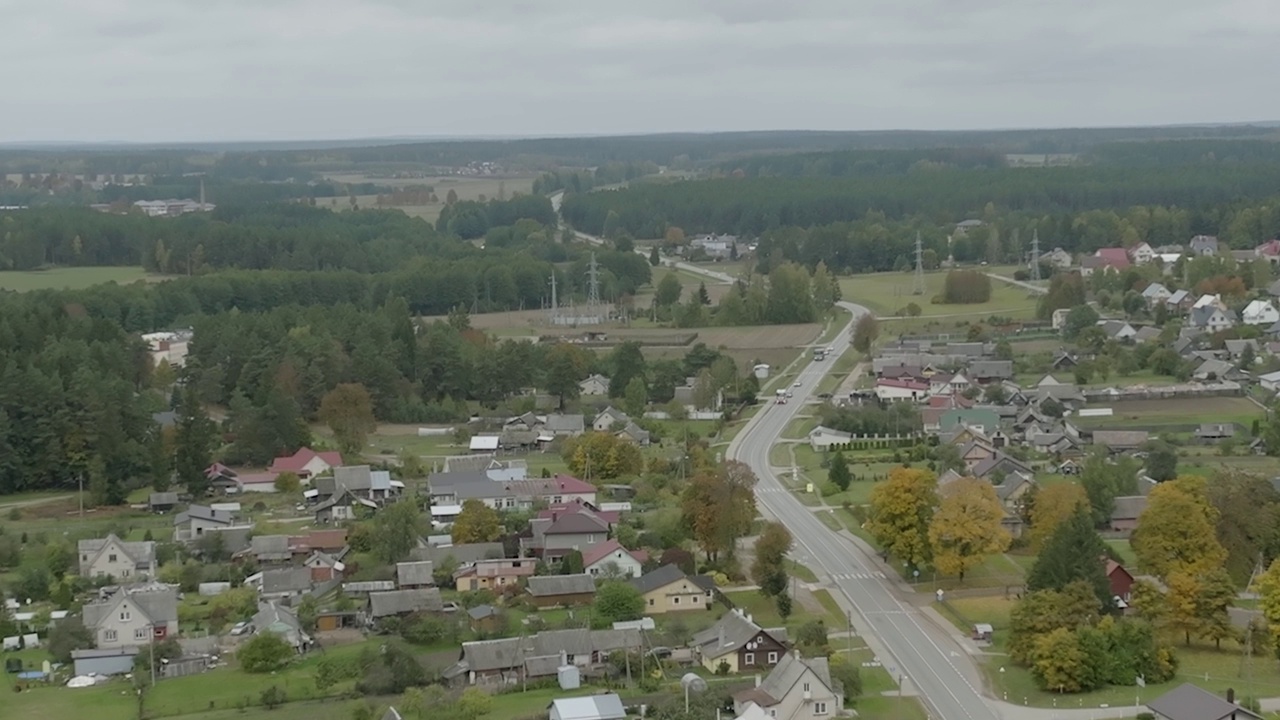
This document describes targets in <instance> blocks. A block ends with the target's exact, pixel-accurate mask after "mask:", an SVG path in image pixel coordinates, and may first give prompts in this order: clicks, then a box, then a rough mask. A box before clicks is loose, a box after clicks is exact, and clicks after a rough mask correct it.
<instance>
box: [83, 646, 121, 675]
mask: <svg viewBox="0 0 1280 720" xmlns="http://www.w3.org/2000/svg"><path fill="white" fill-rule="evenodd" d="M137 654H138V648H136V647H129V648H108V649H103V650H72V651H71V661H72V662H73V663H75V669H76V675H124V674H125V673H130V672H133V658H134V656H135V655H137Z"/></svg>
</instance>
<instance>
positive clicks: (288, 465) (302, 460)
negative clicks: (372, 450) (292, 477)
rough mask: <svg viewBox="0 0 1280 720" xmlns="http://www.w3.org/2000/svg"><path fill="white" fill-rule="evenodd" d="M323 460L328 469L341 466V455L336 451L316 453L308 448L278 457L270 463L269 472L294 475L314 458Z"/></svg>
mask: <svg viewBox="0 0 1280 720" xmlns="http://www.w3.org/2000/svg"><path fill="white" fill-rule="evenodd" d="M317 457H318V458H320V459H321V460H324V461H325V463H326V464H328V465H329V467H337V466H339V465H341V464H342V453H340V452H337V451H329V452H316V451H315V450H312V449H311V448H309V447H304V448H298V451H297V452H295V453H294V454H292V455H289V456H287V457H278V458H276V459H275V460H273V461H272V462H271V472H276V473H282V472H291V473H296V472H298V471H299V470H302V469H303V468H304V467H306V465H307V463H309V462H311V461H312V460H314V459H315V458H317Z"/></svg>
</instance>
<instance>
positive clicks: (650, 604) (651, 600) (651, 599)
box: [649, 598, 653, 607]
mask: <svg viewBox="0 0 1280 720" xmlns="http://www.w3.org/2000/svg"><path fill="white" fill-rule="evenodd" d="M649 607H653V598H649Z"/></svg>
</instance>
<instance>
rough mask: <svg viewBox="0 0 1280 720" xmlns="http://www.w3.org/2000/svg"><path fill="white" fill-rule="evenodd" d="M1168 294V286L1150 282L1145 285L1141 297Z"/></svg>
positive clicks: (1156, 296)
mask: <svg viewBox="0 0 1280 720" xmlns="http://www.w3.org/2000/svg"><path fill="white" fill-rule="evenodd" d="M1169 295H1170V293H1169V288H1167V287H1165V286H1164V285H1161V284H1160V283H1151V284H1150V285H1148V286H1147V287H1146V289H1145V290H1143V291H1142V297H1144V298H1148V299H1150V298H1160V297H1169Z"/></svg>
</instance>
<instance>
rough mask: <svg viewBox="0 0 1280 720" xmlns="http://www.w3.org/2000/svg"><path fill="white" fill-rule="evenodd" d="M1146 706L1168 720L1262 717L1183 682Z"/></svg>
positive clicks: (1221, 719) (1238, 719) (1219, 719)
mask: <svg viewBox="0 0 1280 720" xmlns="http://www.w3.org/2000/svg"><path fill="white" fill-rule="evenodd" d="M1147 707H1148V708H1151V711H1152V712H1154V713H1155V714H1156V715H1159V716H1160V717H1164V718H1167V719H1168V720H1223V718H1233V719H1234V720H1248V719H1249V718H1256V719H1258V720H1260V718H1261V716H1260V715H1258V714H1257V713H1255V712H1253V711H1252V710H1248V709H1246V708H1243V707H1241V706H1239V705H1237V704H1235V703H1231V702H1227V701H1226V699H1225V698H1221V697H1218V696H1217V695H1214V694H1213V693H1211V692H1209V691H1208V690H1202V689H1200V688H1198V687H1196V686H1195V685H1192V684H1191V683H1184V684H1182V685H1179V686H1178V687H1176V688H1174V689H1172V690H1170V691H1169V692H1167V693H1165V694H1164V695H1161V696H1160V697H1158V698H1156V699H1155V700H1152V701H1151V702H1149V703H1147Z"/></svg>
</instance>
